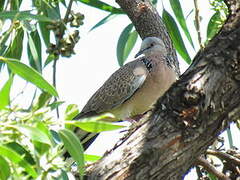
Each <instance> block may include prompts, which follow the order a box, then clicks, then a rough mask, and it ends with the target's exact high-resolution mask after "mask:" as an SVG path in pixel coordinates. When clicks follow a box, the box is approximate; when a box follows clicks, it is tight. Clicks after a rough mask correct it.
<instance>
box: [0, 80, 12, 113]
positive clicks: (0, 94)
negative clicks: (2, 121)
mask: <svg viewBox="0 0 240 180" xmlns="http://www.w3.org/2000/svg"><path fill="white" fill-rule="evenodd" d="M12 82H13V76H10V77H9V79H8V81H7V82H6V83H5V84H4V86H3V87H2V89H1V90H0V99H1V101H0V109H3V108H4V107H6V106H7V105H9V104H10V96H9V94H10V89H11V86H12Z"/></svg>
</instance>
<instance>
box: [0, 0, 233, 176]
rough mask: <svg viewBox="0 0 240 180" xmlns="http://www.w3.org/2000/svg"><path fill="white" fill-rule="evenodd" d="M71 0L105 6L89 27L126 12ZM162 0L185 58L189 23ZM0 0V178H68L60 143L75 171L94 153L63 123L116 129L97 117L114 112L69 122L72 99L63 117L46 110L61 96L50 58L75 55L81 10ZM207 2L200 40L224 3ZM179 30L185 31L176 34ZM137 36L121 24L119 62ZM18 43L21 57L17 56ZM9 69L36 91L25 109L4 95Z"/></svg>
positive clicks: (178, 6) (220, 18)
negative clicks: (0, 77) (3, 74)
mask: <svg viewBox="0 0 240 180" xmlns="http://www.w3.org/2000/svg"><path fill="white" fill-rule="evenodd" d="M77 2H78V3H84V4H86V5H88V6H91V7H94V8H96V13H97V12H98V10H102V11H105V12H106V13H109V14H107V16H106V17H104V18H103V19H102V20H100V21H99V22H96V24H95V25H94V26H93V27H92V28H91V29H90V31H92V30H95V29H96V28H98V27H100V26H102V25H104V24H105V23H111V21H112V20H113V19H114V18H115V17H117V16H119V15H125V13H124V12H123V11H122V9H121V8H118V7H115V6H112V5H109V4H107V3H105V2H103V1H98V0H78V1H77ZM169 2H170V7H171V10H172V11H173V14H171V13H170V9H167V8H165V7H164V8H163V13H162V18H163V21H164V23H165V25H166V27H167V29H168V31H169V34H170V36H171V38H172V40H173V44H174V47H175V48H176V50H177V52H178V54H179V55H180V56H181V57H182V58H183V60H184V61H186V62H187V63H188V64H190V63H191V57H190V55H189V53H188V51H189V48H187V47H188V45H190V46H191V47H192V48H195V49H196V47H197V43H196V42H195V41H194V40H193V34H191V33H190V29H189V28H188V21H187V17H186V15H185V14H184V11H183V10H182V2H181V1H179V0H169ZM0 3H1V4H0V30H1V32H0V71H3V70H4V69H7V70H8V75H9V78H8V80H7V81H6V82H5V83H4V85H3V86H2V88H1V89H0V131H1V136H0V179H3V180H5V179H9V178H10V177H11V179H36V178H39V179H68V176H69V173H70V172H71V165H72V162H68V161H65V159H64V158H63V156H62V155H63V154H64V153H65V151H66V150H65V149H64V147H65V148H66V149H67V151H68V152H69V153H70V155H71V156H72V157H73V159H74V161H75V162H76V165H77V167H78V168H77V169H78V172H79V174H80V178H81V177H82V175H83V174H84V163H85V162H86V161H96V160H98V159H99V158H100V157H98V156H94V155H89V154H84V152H83V151H84V150H83V148H82V145H81V142H79V140H78V138H77V137H76V135H75V134H74V133H72V132H71V131H70V130H69V129H72V128H73V126H74V127H80V128H82V129H84V130H87V131H89V132H102V131H109V130H115V129H118V128H122V126H119V125H117V124H112V123H107V122H104V121H103V122H102V120H104V119H106V118H113V117H112V116H111V115H109V114H105V115H103V116H100V117H94V118H93V119H84V120H83V121H81V122H79V121H71V120H72V119H73V118H74V117H75V116H76V114H78V113H79V111H78V108H77V106H76V105H72V104H70V105H68V107H67V109H66V111H65V114H64V120H59V119H58V118H57V117H55V116H53V112H54V111H55V110H57V109H58V107H59V106H60V105H61V104H63V103H64V102H62V101H58V100H57V98H58V96H59V95H58V92H57V90H56V88H55V86H56V63H57V62H58V61H59V60H62V57H70V56H72V55H73V54H75V52H74V47H75V45H76V44H77V42H78V41H79V39H80V34H79V31H78V28H81V26H82V25H83V20H84V15H83V14H81V13H80V12H73V11H72V10H71V7H72V5H73V4H72V3H73V1H72V0H70V1H65V0H60V1H42V0H34V1H32V2H31V3H32V4H31V5H29V7H31V9H30V10H26V9H25V8H24V1H22V0H16V1H7V0H2V1H0ZM78 3H77V4H76V5H78ZM152 3H153V4H155V5H157V3H158V1H157V0H153V1H152ZM210 3H211V5H212V9H213V10H214V14H213V15H212V17H211V18H210V20H209V23H208V27H207V37H206V39H207V42H208V41H209V40H210V39H211V38H213V37H214V35H215V34H216V33H217V32H218V30H219V28H220V27H221V25H222V24H223V23H224V20H225V19H226V17H227V10H226V9H227V8H226V6H225V5H224V3H223V1H222V0H214V1H210ZM62 12H64V13H62ZM174 17H175V18H174ZM182 32H183V34H184V36H182V35H181V33H182ZM184 37H186V39H187V40H186V41H184ZM137 38H138V34H137V32H136V30H135V29H134V26H133V24H129V25H127V24H126V27H125V28H123V30H122V32H121V34H120V35H119V39H118V42H117V43H116V55H117V60H118V63H119V65H120V66H122V65H123V64H124V62H125V61H126V59H127V57H128V56H129V54H130V52H131V50H132V48H133V47H134V45H135V43H136V41H137ZM207 42H206V43H207ZM25 47H26V48H25ZM24 50H26V52H27V53H26V54H27V59H23V58H22V54H23V52H24ZM45 52H46V53H45ZM24 58H25V57H24ZM50 64H52V65H53V75H52V76H53V80H54V81H53V84H51V83H49V82H47V80H45V79H44V78H43V76H42V74H43V72H44V71H43V70H44V68H46V67H48V66H49V65H50ZM16 76H19V77H21V78H23V79H24V80H26V81H27V82H30V83H32V84H34V85H35V86H36V87H38V88H39V89H40V90H41V91H39V89H38V90H36V91H35V93H34V96H33V97H32V101H31V102H30V105H29V108H27V109H26V108H23V107H20V106H19V105H16V104H18V103H16V102H14V98H13V97H11V89H13V88H15V89H16V88H17V87H14V86H13V81H14V79H15V77H16ZM20 94H21V92H20ZM62 114H63V113H62ZM230 136H231V134H229V137H230Z"/></svg>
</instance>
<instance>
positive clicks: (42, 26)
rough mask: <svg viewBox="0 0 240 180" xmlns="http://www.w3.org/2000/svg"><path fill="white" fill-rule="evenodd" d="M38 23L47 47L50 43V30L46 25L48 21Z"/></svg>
mask: <svg viewBox="0 0 240 180" xmlns="http://www.w3.org/2000/svg"><path fill="white" fill-rule="evenodd" d="M38 24H39V29H40V32H41V35H42V38H43V41H44V43H45V46H46V47H48V46H49V43H50V30H49V29H48V28H47V25H49V24H50V23H48V22H38Z"/></svg>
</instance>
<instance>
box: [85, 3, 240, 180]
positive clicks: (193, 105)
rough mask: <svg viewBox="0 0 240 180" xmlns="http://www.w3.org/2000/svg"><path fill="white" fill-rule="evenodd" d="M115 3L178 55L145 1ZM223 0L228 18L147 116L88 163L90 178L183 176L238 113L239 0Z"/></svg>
mask: <svg viewBox="0 0 240 180" xmlns="http://www.w3.org/2000/svg"><path fill="white" fill-rule="evenodd" d="M117 2H118V3H119V5H120V6H121V7H122V8H123V10H124V11H125V12H126V13H127V14H128V16H129V17H130V19H131V20H132V22H133V24H134V25H135V27H136V29H137V30H138V32H139V34H140V35H141V37H142V38H144V37H146V36H162V38H164V39H165V40H166V42H168V43H167V44H168V47H169V52H170V54H171V55H172V58H173V59H175V60H176V54H175V51H174V50H173V48H172V45H171V42H170V41H169V37H168V35H167V33H166V30H165V28H164V26H163V24H162V21H161V20H160V18H159V16H158V14H157V13H156V11H155V10H154V9H153V7H152V6H151V4H149V2H148V1H146V0H145V1H140V0H117ZM226 3H227V5H228V7H229V17H228V19H227V21H226V23H225V25H224V26H223V27H222V29H221V30H220V32H219V33H218V34H217V35H216V36H215V37H214V38H213V39H212V40H211V41H210V42H209V44H208V45H207V47H206V48H205V49H203V50H202V51H200V52H198V54H197V55H196V57H195V58H194V61H193V63H192V64H191V66H190V67H189V68H188V70H187V71H186V72H185V73H184V74H183V75H181V77H180V80H178V81H177V82H176V83H175V84H174V85H173V86H172V87H171V88H170V89H169V90H168V92H167V93H166V94H165V95H164V96H163V97H161V98H160V99H159V101H158V102H157V103H156V105H155V108H154V110H153V111H152V113H151V114H150V117H145V118H144V119H142V120H141V122H140V123H139V124H140V125H139V126H137V127H135V129H132V130H131V132H129V134H128V136H127V137H125V139H124V140H123V141H122V142H121V143H120V144H119V145H118V146H116V147H115V148H114V149H113V150H112V151H111V152H109V153H107V154H105V156H104V157H103V159H102V160H100V161H99V162H97V163H96V164H94V165H92V166H91V167H89V168H88V171H87V174H88V179H98V180H99V179H104V180H107V179H137V180H141V179H144V180H146V179H147V180H150V179H154V180H156V179H164V180H166V179H171V180H172V179H182V178H183V177H184V175H185V174H186V173H187V172H188V171H189V169H190V168H191V167H192V166H193V165H194V163H195V161H196V159H197V158H198V157H199V156H200V155H201V154H203V153H204V152H205V151H206V150H207V148H208V146H209V145H211V144H212V143H213V142H214V140H215V139H216V138H217V136H218V135H219V134H220V133H221V132H222V131H223V130H225V129H226V128H227V127H228V126H229V124H230V123H231V122H232V121H235V120H237V119H239V118H240V90H239V88H240V1H239V0H229V1H226ZM176 67H177V66H176Z"/></svg>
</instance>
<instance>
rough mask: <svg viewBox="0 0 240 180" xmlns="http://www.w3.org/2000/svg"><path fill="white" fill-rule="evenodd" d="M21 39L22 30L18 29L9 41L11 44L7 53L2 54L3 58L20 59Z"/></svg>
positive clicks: (22, 35)
mask: <svg viewBox="0 0 240 180" xmlns="http://www.w3.org/2000/svg"><path fill="white" fill-rule="evenodd" d="M23 37H24V31H23V29H22V28H19V29H18V30H17V31H16V32H15V34H14V36H13V40H12V41H11V44H10V45H9V47H8V49H7V51H6V52H5V54H4V56H5V57H8V58H15V59H21V56H22V50H23Z"/></svg>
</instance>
